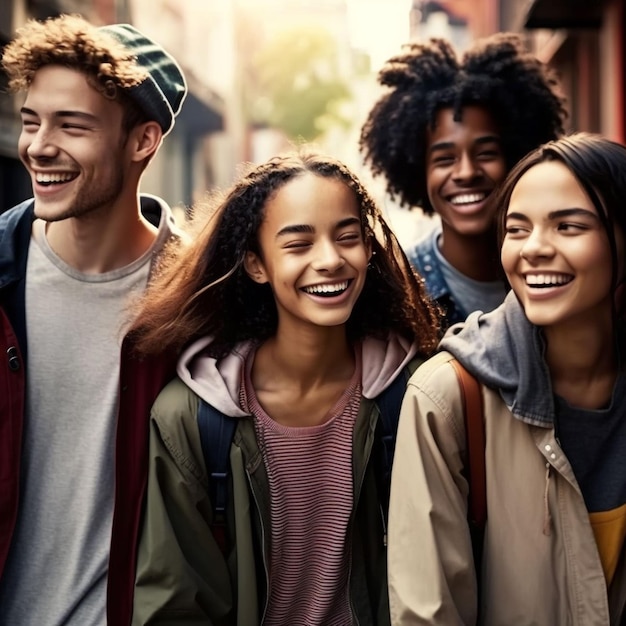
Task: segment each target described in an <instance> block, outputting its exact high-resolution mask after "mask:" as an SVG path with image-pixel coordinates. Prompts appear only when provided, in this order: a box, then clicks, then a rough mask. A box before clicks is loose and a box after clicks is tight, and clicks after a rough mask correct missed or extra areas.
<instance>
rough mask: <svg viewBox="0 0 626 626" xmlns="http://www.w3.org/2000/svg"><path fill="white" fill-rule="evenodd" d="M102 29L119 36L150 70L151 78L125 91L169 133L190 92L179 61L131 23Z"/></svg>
mask: <svg viewBox="0 0 626 626" xmlns="http://www.w3.org/2000/svg"><path fill="white" fill-rule="evenodd" d="M98 30H100V31H101V32H105V33H108V34H109V35H112V36H113V37H115V39H117V40H118V41H119V42H120V43H121V44H122V45H123V46H124V47H126V48H128V49H129V50H130V51H131V52H132V53H133V55H134V56H135V58H136V59H137V63H138V64H139V65H140V66H141V67H143V68H144V69H145V70H147V72H148V77H147V78H146V79H145V80H144V81H143V82H141V83H140V84H139V85H135V86H134V87H130V88H129V89H126V90H125V91H126V93H127V94H128V95H129V96H130V97H131V98H132V99H133V100H135V102H136V103H137V104H138V105H139V106H140V107H141V109H142V110H143V111H145V112H146V113H147V114H148V116H149V117H150V119H153V120H154V121H156V122H158V123H159V125H160V126H161V128H162V129H163V134H164V135H166V134H167V133H169V131H170V130H172V128H173V126H174V118H175V117H176V115H178V113H179V111H180V109H181V107H182V105H183V101H184V99H185V96H186V95H187V83H186V81H185V77H184V76H183V72H182V70H181V69H180V67H179V65H178V63H176V61H175V60H174V58H173V57H172V56H171V55H170V54H168V53H167V52H166V51H165V50H164V49H163V48H162V47H161V46H160V45H159V44H157V43H155V42H154V41H151V40H150V39H148V38H147V37H146V36H145V35H144V34H142V33H140V32H139V31H138V30H137V29H136V28H135V27H134V26H131V25H130V24H112V25H109V26H102V27H101V28H99V29H98Z"/></svg>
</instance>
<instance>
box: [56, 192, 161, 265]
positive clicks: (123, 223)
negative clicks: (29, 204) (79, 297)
mask: <svg viewBox="0 0 626 626" xmlns="http://www.w3.org/2000/svg"><path fill="white" fill-rule="evenodd" d="M156 232H157V229H156V228H154V227H153V226H152V225H151V224H149V223H148V222H147V221H146V220H145V219H144V218H143V217H142V216H141V213H140V210H139V201H138V199H137V200H136V201H135V203H134V206H133V205H132V204H131V205H126V206H119V205H118V207H115V208H114V207H107V208H106V209H103V210H102V211H94V212H93V213H90V214H88V215H85V216H82V217H78V218H68V219H65V220H61V221H58V222H48V223H46V239H47V240H48V244H49V245H50V247H51V248H52V250H53V251H54V252H55V254H57V255H58V256H59V257H60V258H61V259H63V261H65V263H67V264H68V265H70V266H71V267H74V268H75V269H77V270H79V271H81V272H83V273H89V274H100V273H104V272H110V271H114V270H116V269H119V268H121V267H124V266H126V265H128V264H130V263H132V262H133V261H135V260H136V259H138V258H139V257H140V256H141V255H143V254H144V253H145V252H146V251H147V250H148V249H149V248H150V246H151V245H152V244H153V243H154V240H155V238H156Z"/></svg>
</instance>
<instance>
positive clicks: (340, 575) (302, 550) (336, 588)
mask: <svg viewBox="0 0 626 626" xmlns="http://www.w3.org/2000/svg"><path fill="white" fill-rule="evenodd" d="M360 380H361V368H360V363H359V364H357V367H356V371H355V374H354V376H353V379H352V381H351V382H350V385H349V387H348V388H347V389H346V391H345V392H344V393H343V395H342V396H341V398H340V399H339V400H338V402H337V403H336V404H335V406H334V407H333V408H332V409H331V411H330V412H329V414H328V418H327V420H326V421H325V422H324V423H323V424H321V425H319V426H311V427H303V428H300V427H288V426H282V425H280V424H277V423H276V422H275V421H274V420H272V418H271V417H269V416H268V415H267V414H266V413H265V411H264V410H263V409H262V408H261V406H260V405H259V403H258V400H257V398H256V395H255V394H254V390H253V389H252V385H251V381H250V379H249V374H248V376H247V377H246V395H247V398H248V405H249V409H250V410H251V412H252V413H253V415H254V422H255V428H256V433H257V439H258V442H259V447H260V448H261V452H262V454H263V460H264V462H265V467H266V470H267V475H268V477H269V485H270V502H271V554H270V561H269V599H268V606H267V611H266V614H265V618H264V620H263V624H264V625H268V626H273V625H281V626H283V625H284V624H298V625H300V624H303V625H304V624H306V625H309V626H315V625H319V626H322V625H323V626H344V625H345V626H350V625H351V624H352V612H351V610H350V604H349V599H348V573H349V550H348V546H347V542H346V536H347V529H348V524H349V520H350V515H351V513H352V504H353V478H352V433H353V430H354V425H355V422H356V417H357V413H358V411H359V405H360V401H361V385H360Z"/></svg>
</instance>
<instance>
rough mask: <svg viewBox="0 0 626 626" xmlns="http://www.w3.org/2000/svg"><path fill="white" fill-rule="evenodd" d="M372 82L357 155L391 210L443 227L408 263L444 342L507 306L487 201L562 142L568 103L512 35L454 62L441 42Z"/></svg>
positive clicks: (396, 60)
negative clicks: (434, 310) (533, 158)
mask: <svg viewBox="0 0 626 626" xmlns="http://www.w3.org/2000/svg"><path fill="white" fill-rule="evenodd" d="M379 82H380V83H381V84H382V85H383V86H384V87H386V88H387V90H386V92H385V93H384V94H383V95H382V97H381V98H380V99H379V100H378V101H377V102H376V103H375V105H374V107H373V108H372V110H371V111H370V113H369V115H368V117H367V120H366V122H365V124H364V125H363V128H362V130H361V137H360V142H359V146H360V149H361V151H362V153H363V155H364V158H365V161H366V162H369V163H370V165H371V168H372V172H373V174H374V176H378V175H383V176H385V178H386V180H387V191H388V193H389V194H390V196H391V197H392V199H397V200H398V201H399V204H400V206H405V207H408V208H415V207H419V208H421V209H422V211H423V212H424V213H425V214H426V215H433V214H437V215H438V216H439V217H440V225H439V226H437V227H436V228H435V229H433V231H432V232H431V233H429V234H428V235H427V236H426V237H425V238H424V239H423V240H422V241H420V242H418V243H417V244H416V245H414V246H412V247H410V248H409V249H408V250H407V256H408V257H409V259H410V260H411V262H412V264H413V265H414V267H415V268H416V269H417V270H418V272H419V273H420V274H421V275H422V276H423V277H424V280H425V282H426V287H427V289H428V292H429V293H430V295H431V297H433V298H434V299H435V300H436V301H437V302H438V303H439V305H440V306H441V308H442V309H443V312H444V314H445V317H444V319H443V322H442V323H443V327H444V328H443V329H444V330H445V329H446V328H447V327H448V326H449V325H451V324H453V323H456V322H459V321H463V320H464V319H465V318H466V317H467V315H468V314H469V313H471V312H472V311H474V310H477V309H480V310H483V311H489V310H491V309H493V308H495V307H496V306H498V305H499V304H500V303H501V302H502V300H503V299H504V296H505V293H506V285H505V282H504V279H503V278H502V274H501V272H500V264H499V260H498V259H499V250H498V242H497V234H496V228H495V222H494V214H495V211H496V209H497V207H496V206H494V205H493V203H491V202H490V198H491V195H492V192H493V191H494V189H496V188H497V186H498V185H499V184H500V183H501V182H502V181H503V180H504V178H505V176H506V174H507V173H508V171H509V170H510V169H511V168H512V166H513V165H515V163H517V161H518V160H519V159H521V158H522V157H523V156H524V155H525V154H526V153H528V152H529V151H530V150H532V149H533V148H536V147H537V146H539V145H540V144H542V143H544V142H546V141H549V140H551V139H555V138H557V137H558V136H560V135H561V134H563V132H564V131H563V123H564V120H565V119H566V111H565V108H564V98H563V96H562V95H561V94H560V91H559V86H558V81H557V78H556V76H555V74H554V72H553V71H552V70H551V69H550V68H549V67H548V66H547V65H545V64H544V63H542V62H540V61H539V60H538V59H537V58H536V57H535V56H534V55H532V54H530V53H529V52H527V51H526V50H525V48H524V46H523V42H522V40H521V38H520V37H519V36H518V35H515V34H512V33H498V34H496V35H492V36H490V37H486V38H484V39H481V40H478V41H477V42H476V43H475V45H474V46H473V47H472V48H470V49H469V50H467V51H466V52H465V54H464V55H463V56H462V57H461V58H460V59H459V57H458V56H457V54H456V53H455V51H454V49H453V47H452V45H451V44H450V43H449V42H447V41H446V40H443V39H431V40H429V41H428V42H427V43H411V44H406V45H405V46H403V48H402V50H401V52H400V54H398V55H397V56H394V57H392V58H391V59H389V60H388V61H387V63H386V64H385V65H384V67H383V68H382V69H381V71H380V73H379Z"/></svg>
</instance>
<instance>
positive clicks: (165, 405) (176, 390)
mask: <svg viewBox="0 0 626 626" xmlns="http://www.w3.org/2000/svg"><path fill="white" fill-rule="evenodd" d="M198 404H199V398H198V396H197V395H196V394H195V393H194V392H193V391H192V390H191V389H189V387H187V385H185V383H183V382H182V380H180V379H179V378H175V379H174V380H172V381H171V382H169V383H168V384H167V385H166V386H165V387H164V388H163V390H162V391H161V393H160V394H159V395H158V397H157V399H156V400H155V402H154V405H153V406H152V411H151V414H150V419H151V421H152V424H153V430H156V432H158V438H159V440H160V442H161V443H162V445H163V446H164V447H165V449H167V451H168V455H169V456H171V457H172V458H173V459H174V460H175V462H176V464H177V466H178V467H179V470H180V471H182V472H184V473H191V474H192V475H193V476H194V478H195V479H196V480H202V479H203V477H205V476H206V475H205V471H204V460H203V454H202V444H201V442H200V432H199V429H198V419H197V416H198Z"/></svg>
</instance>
